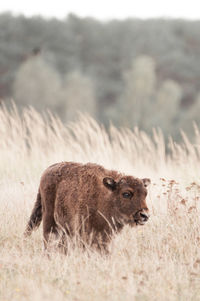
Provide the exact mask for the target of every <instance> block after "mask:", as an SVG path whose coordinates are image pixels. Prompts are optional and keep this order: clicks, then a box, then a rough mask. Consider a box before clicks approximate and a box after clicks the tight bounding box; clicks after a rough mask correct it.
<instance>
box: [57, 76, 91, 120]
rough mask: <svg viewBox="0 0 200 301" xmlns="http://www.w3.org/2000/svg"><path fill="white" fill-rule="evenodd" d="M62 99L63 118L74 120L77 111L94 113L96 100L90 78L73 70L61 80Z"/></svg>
mask: <svg viewBox="0 0 200 301" xmlns="http://www.w3.org/2000/svg"><path fill="white" fill-rule="evenodd" d="M62 94H63V96H62V99H63V103H64V104H65V119H66V120H74V119H75V118H76V116H77V112H82V113H89V114H90V115H91V116H93V117H95V115H96V100H95V93H94V86H93V82H92V81H91V79H89V78H88V77H86V76H84V75H82V74H81V73H80V72H79V71H74V72H72V73H70V74H69V75H67V76H66V77H65V79H64V81H63V88H62Z"/></svg>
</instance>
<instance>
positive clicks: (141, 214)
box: [134, 209, 149, 225]
mask: <svg viewBox="0 0 200 301" xmlns="http://www.w3.org/2000/svg"><path fill="white" fill-rule="evenodd" d="M148 219H149V214H148V211H147V210H145V209H142V210H139V211H138V212H137V213H136V214H135V215H134V220H135V222H136V224H139V225H143V224H145V223H146V222H147V220H148Z"/></svg>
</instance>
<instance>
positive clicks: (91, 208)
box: [25, 162, 150, 248]
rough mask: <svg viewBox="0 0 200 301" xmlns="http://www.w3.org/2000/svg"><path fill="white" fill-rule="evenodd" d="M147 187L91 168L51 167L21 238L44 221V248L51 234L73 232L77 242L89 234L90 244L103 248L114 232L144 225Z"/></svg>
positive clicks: (64, 164) (142, 181)
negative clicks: (78, 235)
mask: <svg viewBox="0 0 200 301" xmlns="http://www.w3.org/2000/svg"><path fill="white" fill-rule="evenodd" d="M149 183H150V180H149V179H138V178H134V177H132V176H126V175H123V174H121V173H118V172H116V171H113V170H107V169H105V168H103V167H102V166H99V165H96V164H91V163H88V164H80V163H72V162H62V163H57V164H54V165H52V166H50V167H48V168H47V169H46V170H45V171H44V173H43V175H42V177H41V181H40V186H39V191H38V195H37V200H36V202H35V205H34V208H33V211H32V214H31V216H30V220H29V222H28V225H27V228H26V231H25V234H26V235H30V234H31V232H32V230H34V229H35V228H37V227H38V226H39V225H40V222H41V220H42V219H43V235H44V244H45V248H46V247H47V244H48V241H49V235H50V233H55V234H58V233H60V232H62V237H66V235H69V236H73V235H75V234H76V233H77V232H78V233H79V234H80V236H81V238H83V237H84V238H85V237H91V235H92V244H97V245H98V246H99V245H100V242H101V244H104V245H106V243H107V242H108V241H109V239H110V237H111V234H112V232H113V231H116V232H118V231H120V230H121V229H122V228H123V226H124V225H125V224H129V225H143V224H145V222H146V221H147V220H148V218H149V213H148V208H147V204H146V196H147V189H146V187H147V186H148V184H149Z"/></svg>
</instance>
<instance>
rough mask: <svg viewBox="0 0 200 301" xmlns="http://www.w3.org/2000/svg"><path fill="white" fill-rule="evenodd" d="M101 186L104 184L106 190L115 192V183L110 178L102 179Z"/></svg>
mask: <svg viewBox="0 0 200 301" xmlns="http://www.w3.org/2000/svg"><path fill="white" fill-rule="evenodd" d="M103 184H104V186H106V188H108V189H110V190H112V191H113V190H115V188H116V182H115V180H114V179H112V178H108V177H106V178H104V179H103Z"/></svg>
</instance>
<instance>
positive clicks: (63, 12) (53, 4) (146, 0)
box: [0, 0, 200, 20]
mask: <svg viewBox="0 0 200 301" xmlns="http://www.w3.org/2000/svg"><path fill="white" fill-rule="evenodd" d="M199 6H200V0H165V1H164V0H136V1H135V0H98V1H97V0H96V1H95V0H57V1H50V0H48V1H47V0H34V1H32V0H29V1H27V0H4V1H3V0H0V12H4V11H11V12H13V13H15V14H19V13H23V14H25V15H27V16H32V15H42V16H45V17H52V16H53V17H57V18H64V17H66V16H67V15H68V14H69V13H74V14H77V15H78V16H84V17H85V16H91V17H95V18H98V19H103V20H108V19H111V18H120V19H124V18H127V17H138V18H152V17H153V18H155V17H170V18H186V19H200V9H199Z"/></svg>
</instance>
